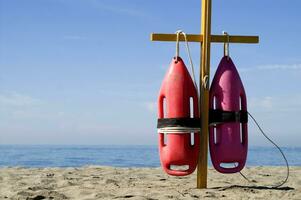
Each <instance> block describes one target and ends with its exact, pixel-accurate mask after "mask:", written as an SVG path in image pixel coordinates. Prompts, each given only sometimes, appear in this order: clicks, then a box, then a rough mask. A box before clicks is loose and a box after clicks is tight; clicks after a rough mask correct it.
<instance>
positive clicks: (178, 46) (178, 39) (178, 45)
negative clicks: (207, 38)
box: [175, 30, 183, 61]
mask: <svg viewBox="0 0 301 200" xmlns="http://www.w3.org/2000/svg"><path fill="white" fill-rule="evenodd" d="M182 32H183V31H182V30H177V31H176V34H177V41H176V56H175V59H176V61H178V57H179V54H180V34H181V33H182Z"/></svg>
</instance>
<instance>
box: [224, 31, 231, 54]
mask: <svg viewBox="0 0 301 200" xmlns="http://www.w3.org/2000/svg"><path fill="white" fill-rule="evenodd" d="M223 35H226V36H227V42H225V43H224V56H227V58H228V60H229V58H230V56H229V54H230V53H229V42H230V36H229V34H228V33H227V32H226V31H223Z"/></svg>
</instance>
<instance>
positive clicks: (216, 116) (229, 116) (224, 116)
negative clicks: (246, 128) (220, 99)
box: [209, 109, 248, 125]
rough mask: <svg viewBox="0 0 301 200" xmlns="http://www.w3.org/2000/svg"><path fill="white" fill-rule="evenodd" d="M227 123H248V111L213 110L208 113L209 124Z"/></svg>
mask: <svg viewBox="0 0 301 200" xmlns="http://www.w3.org/2000/svg"><path fill="white" fill-rule="evenodd" d="M227 122H240V123H248V111H245V110H240V111H224V110H219V109H217V110H213V109H210V111H209V124H210V125H211V124H220V123H227Z"/></svg>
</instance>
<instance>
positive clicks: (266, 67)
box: [239, 64, 301, 72]
mask: <svg viewBox="0 0 301 200" xmlns="http://www.w3.org/2000/svg"><path fill="white" fill-rule="evenodd" d="M256 70H262V71H269V70H301V64H282V65H280V64H270V65H258V66H255V67H249V68H240V69H239V71H241V72H249V71H256Z"/></svg>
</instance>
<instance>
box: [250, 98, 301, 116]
mask: <svg viewBox="0 0 301 200" xmlns="http://www.w3.org/2000/svg"><path fill="white" fill-rule="evenodd" d="M248 102H249V103H248V104H249V110H258V111H269V112H297V111H300V110H301V96H300V94H298V95H287V96H273V97H270V96H266V97H253V98H250V99H249V101H248Z"/></svg>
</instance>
